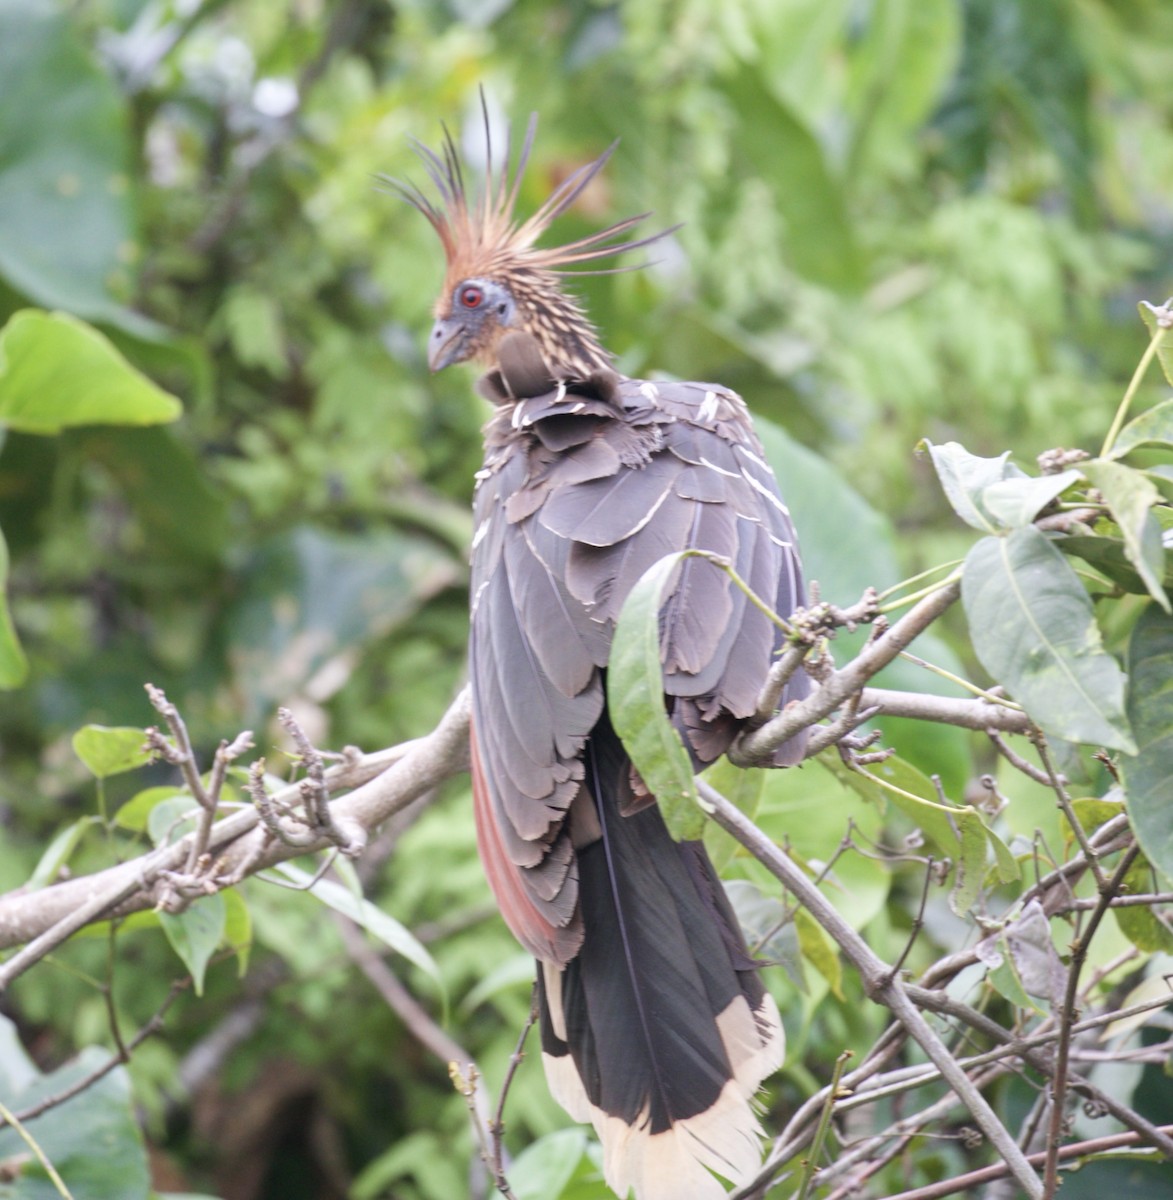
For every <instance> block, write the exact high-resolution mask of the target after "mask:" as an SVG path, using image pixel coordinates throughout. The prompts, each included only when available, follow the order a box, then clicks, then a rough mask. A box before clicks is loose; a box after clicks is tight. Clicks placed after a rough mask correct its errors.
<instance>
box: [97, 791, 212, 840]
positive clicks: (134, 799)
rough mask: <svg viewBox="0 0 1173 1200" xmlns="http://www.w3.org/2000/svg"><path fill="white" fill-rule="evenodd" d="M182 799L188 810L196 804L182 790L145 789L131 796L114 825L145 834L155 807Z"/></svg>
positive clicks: (115, 815) (116, 815)
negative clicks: (165, 802) (168, 801)
mask: <svg viewBox="0 0 1173 1200" xmlns="http://www.w3.org/2000/svg"><path fill="white" fill-rule="evenodd" d="M176 798H182V799H183V800H184V801H185V803H186V806H187V807H188V808H190V807H192V806H193V805H194V804H195V801H194V800H193V799H192V797H191V796H189V795H188V794H187V793H186V792H184V791H182V789H180V788H177V787H168V786H166V785H164V786H161V787H149V788H144V789H143V790H142V791H141V792H137V793H136V794H135V795H133V796H131V798H130V799H129V800H127V802H126V803H125V804H124V805H122V807H121V808H119V810H118V811H117V812H116V813H115V814H114V824H115V825H117V826H118V827H119V828H120V829H129V830H130V831H131V832H132V833H144V832H146V830H147V828H148V822H149V821H150V817H151V813H152V812H153V811H154V810H155V807H156V806H157V805H159V804H162V803H163V801H164V800H172V799H176Z"/></svg>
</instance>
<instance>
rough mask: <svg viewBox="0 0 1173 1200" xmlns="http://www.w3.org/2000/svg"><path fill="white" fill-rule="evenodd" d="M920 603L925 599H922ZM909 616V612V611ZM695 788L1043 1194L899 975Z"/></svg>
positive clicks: (728, 807) (791, 870)
mask: <svg viewBox="0 0 1173 1200" xmlns="http://www.w3.org/2000/svg"><path fill="white" fill-rule="evenodd" d="M922 603H923V602H922ZM910 615H911V614H910ZM698 787H699V788H700V790H701V793H702V795H703V797H704V799H705V800H706V802H707V803H708V804H709V805H711V806H712V815H713V818H714V820H716V822H717V823H718V824H719V825H720V826H721V828H722V829H724V830H726V832H728V833H731V834H732V835H733V836H734V837H735V838H736V839H737V840H738V841H739V842H741V844H742V845H743V846H745V848H746V849H747V850H749V852H750V853H751V854H752V855H753V856H754V857H755V858H757V859H758V861H759V862H761V863H762V864H763V865H764V866H765V867H766V868H767V870H769V871H770V872H771V873H772V874H773V875H775V876H776V877H777V878H778V879H779V880H780V881H781V882H782V884H783V885H784V886H785V887H787V888H788V889H789V890H790V891H791V892H793V893H794V894H795V895H796V896H797V897H798V899H799V900H801V901H802V903H803V905H804V906H805V907H806V909H807V911H808V912H810V914H811V916H812V917H814V918H815V920H816V921H818V923H819V924H820V925H821V926H822V927H823V930H824V931H825V932H826V933H827V934H828V935H829V936H830V937H831V938H833V939H834V941H835V942H837V943H838V945H839V947H840V949H842V951H843V953H844V954H845V955H846V956H847V958H848V959H849V960H850V961H851V963H852V965H853V966H855V968H856V969H857V970H858V971H859V973H860V976H861V978H862V980H863V984H864V990H865V992H866V993H867V995H868V997H869V998H870V999H872V1000H874V1001H875V1002H876V1003H879V1004H884V1005H885V1006H886V1007H888V1008H889V1009H890V1010H891V1011H892V1012H893V1013H894V1014H895V1016H896V1017H897V1018H898V1019H899V1021H900V1022H901V1024H902V1025H903V1026H904V1027H905V1028H906V1029H907V1030H908V1032H909V1034H911V1036H912V1037H913V1038H915V1040H916V1041H917V1042H918V1043H919V1044H920V1046H921V1047H922V1049H923V1050H924V1051H925V1053H926V1054H927V1055H928V1056H929V1058H930V1059H931V1060H932V1061H933V1062H934V1063H935V1064H936V1065H937V1066H938V1067H939V1068H940V1071H941V1074H942V1076H943V1077H944V1079H945V1082H946V1083H948V1085H949V1086H950V1087H951V1088H952V1089H953V1090H954V1091H955V1092H956V1093H957V1095H958V1097H959V1099H960V1100H961V1101H962V1103H964V1105H965V1107H966V1108H968V1109H969V1111H970V1113H971V1114H972V1116H973V1119H974V1120H975V1121H976V1122H977V1124H978V1127H979V1128H980V1129H981V1131H982V1132H983V1133H984V1134H985V1135H986V1137H987V1138H988V1139H989V1140H990V1142H991V1144H992V1145H993V1146H994V1148H995V1150H996V1151H997V1152H998V1153H999V1154H1000V1155H1001V1156H1002V1157H1003V1159H1005V1160H1006V1162H1008V1163H1009V1164H1010V1166H1011V1170H1012V1171H1013V1172H1014V1177H1015V1179H1017V1180H1018V1183H1019V1185H1020V1186H1021V1187H1022V1189H1023V1191H1024V1192H1025V1193H1026V1194H1027V1196H1028V1197H1030V1198H1031V1200H1038V1198H1040V1197H1041V1196H1042V1188H1041V1186H1040V1183H1039V1180H1038V1177H1037V1176H1036V1175H1035V1173H1034V1172H1033V1171H1032V1170H1031V1169H1030V1166H1029V1165H1028V1164H1027V1162H1026V1159H1025V1158H1024V1157H1023V1154H1022V1151H1021V1150H1020V1149H1019V1147H1018V1144H1017V1143H1016V1142H1015V1141H1014V1138H1013V1137H1012V1136H1011V1135H1010V1133H1009V1131H1008V1130H1007V1129H1006V1127H1005V1126H1004V1125H1003V1124H1002V1123H1001V1121H999V1120H998V1117H997V1115H996V1114H995V1113H994V1110H993V1109H992V1108H991V1107H990V1106H989V1104H988V1103H987V1102H986V1099H985V1097H983V1096H982V1094H981V1093H980V1092H979V1091H978V1090H977V1089H976V1088H975V1087H974V1085H973V1083H972V1081H971V1080H970V1079H969V1077H968V1076H967V1075H966V1074H965V1072H964V1071H962V1070H961V1068H960V1067H959V1066H958V1065H957V1061H956V1059H954V1058H953V1056H952V1055H951V1054H950V1053H949V1050H948V1048H947V1047H946V1046H945V1044H944V1043H943V1042H942V1041H941V1039H940V1038H939V1037H938V1036H937V1034H936V1033H935V1032H934V1031H933V1029H932V1027H931V1026H930V1025H929V1024H928V1022H927V1021H926V1020H925V1019H924V1017H922V1016H921V1014H920V1012H919V1011H918V1010H917V1008H916V1007H915V1006H914V1005H913V1003H912V1001H911V1000H909V998H908V994H907V992H906V991H905V990H904V987H903V984H902V983H901V981H900V979H899V978H897V977H896V976H895V975H894V974H893V973H892V969H891V967H889V966H888V965H887V964H886V963H884V962H883V961H882V960H881V959H880V958H879V957H878V956H877V955H876V954H875V952H874V951H873V950H872V949H871V947H870V946H868V944H867V943H866V942H865V941H864V940H863V939H862V938H861V937H860V936H859V934H857V933H856V932H855V930H854V929H853V928H852V927H851V926H850V925H849V924H848V923H847V921H845V920H844V919H843V917H842V916H841V915H840V914H839V912H838V910H837V909H836V908H835V907H834V906H833V905H832V904H830V902H829V901H827V899H826V898H825V897H824V896H823V894H822V893H821V892H820V891H819V890H818V889H817V888H815V887H814V886H813V885H812V884H811V883H810V882H809V881H808V880H807V878H806V876H805V875H804V874H803V872H802V871H801V870H800V869H799V868H798V867H797V866H796V865H795V864H794V863H793V862H792V861H791V860H790V859H789V858H788V857H787V856H786V855H784V854H782V853H781V851H779V850H778V848H777V846H775V845H774V843H773V842H772V841H770V840H769V839H768V838H767V837H766V836H765V835H764V834H763V833H762V832H761V830H759V829H758V828H757V826H755V825H754V824H753V823H752V822H751V821H750V820H749V819H748V818H747V817H746V816H745V815H744V814H743V813H742V812H741V811H740V810H739V809H738V808H737V807H736V806H735V805H733V804H731V803H730V802H729V801H728V800H726V799H725V797H724V796H722V795H721V794H720V793H719V792H717V791H716V790H715V789H714V788H712V787H710V786H709V785H708V784H706V783H705V782H704V781H703V780H698Z"/></svg>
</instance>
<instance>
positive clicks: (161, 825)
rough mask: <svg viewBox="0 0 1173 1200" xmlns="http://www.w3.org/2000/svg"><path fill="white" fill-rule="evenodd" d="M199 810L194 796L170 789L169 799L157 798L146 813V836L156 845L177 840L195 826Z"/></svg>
mask: <svg viewBox="0 0 1173 1200" xmlns="http://www.w3.org/2000/svg"><path fill="white" fill-rule="evenodd" d="M199 811H200V805H199V801H198V800H196V798H195V797H194V796H189V795H188V794H187V793H186V792H175V791H174V790H172V795H171V798H170V799H169V800H166V799H165V800H159V801H158V802H157V803H156V804H154V805H152V806H151V809H150V811H149V812H148V813H147V836H148V837H149V838H150V839H151V841H152V842H153V843H154V844H155V845H156V846H161V845H162V844H163V843H164V842H177V841H179V839H180V838H181V837H184V836H185V835H186V834H189V833H191V831H192V830H193V829H194V828H195V825H196V817H197V816H198V815H199Z"/></svg>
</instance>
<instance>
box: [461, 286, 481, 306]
mask: <svg viewBox="0 0 1173 1200" xmlns="http://www.w3.org/2000/svg"><path fill="white" fill-rule="evenodd" d="M484 298H485V293H484V292H482V291H481V289H480V288H479V287H466V288H461V289H460V303H461V304H463V305H464V307H465V308H480V306H481V302H482V301H483V300H484Z"/></svg>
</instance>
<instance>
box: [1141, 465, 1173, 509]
mask: <svg viewBox="0 0 1173 1200" xmlns="http://www.w3.org/2000/svg"><path fill="white" fill-rule="evenodd" d="M1145 475H1146V477H1147V478H1149V479H1151V480H1152V482H1153V485H1154V487H1156V489H1157V491H1159V492H1160V493H1161V495H1162V496H1164V497H1165V499H1166V500H1167V501H1168V502H1169V503H1170V504H1173V465H1171V464H1169V463H1157V465H1156V466H1153V467H1146V468H1145Z"/></svg>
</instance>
